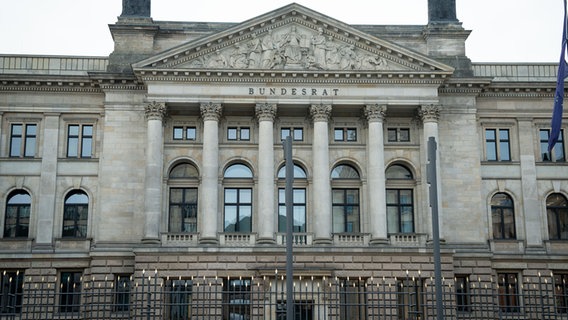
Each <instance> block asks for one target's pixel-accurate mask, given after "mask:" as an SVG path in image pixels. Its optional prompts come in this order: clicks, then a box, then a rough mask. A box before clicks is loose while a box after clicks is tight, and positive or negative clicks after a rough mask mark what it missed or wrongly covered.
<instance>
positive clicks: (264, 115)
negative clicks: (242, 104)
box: [254, 103, 278, 122]
mask: <svg viewBox="0 0 568 320" xmlns="http://www.w3.org/2000/svg"><path fill="white" fill-rule="evenodd" d="M277 109H278V105H277V104H276V103H257V104H256V106H255V108H254V110H255V114H256V118H257V119H258V121H259V122H260V121H274V119H275V118H276V111H277Z"/></svg>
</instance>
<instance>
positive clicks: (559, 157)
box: [539, 129, 566, 162]
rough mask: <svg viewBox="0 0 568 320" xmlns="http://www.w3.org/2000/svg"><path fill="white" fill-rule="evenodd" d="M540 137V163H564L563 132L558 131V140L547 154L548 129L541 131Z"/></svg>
mask: <svg viewBox="0 0 568 320" xmlns="http://www.w3.org/2000/svg"><path fill="white" fill-rule="evenodd" d="M539 136H540V156H541V160H542V161H552V162H563V161H566V155H565V154H564V130H560V134H559V135H558V140H557V141H556V144H555V145H554V148H552V150H550V152H548V139H549V138H550V129H541V130H540V131H539Z"/></svg>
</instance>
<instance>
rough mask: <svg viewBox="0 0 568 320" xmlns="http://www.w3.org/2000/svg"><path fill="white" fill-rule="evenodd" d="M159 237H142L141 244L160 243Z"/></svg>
mask: <svg viewBox="0 0 568 320" xmlns="http://www.w3.org/2000/svg"><path fill="white" fill-rule="evenodd" d="M161 243H162V241H161V240H160V238H144V239H142V244H149V245H150V244H161Z"/></svg>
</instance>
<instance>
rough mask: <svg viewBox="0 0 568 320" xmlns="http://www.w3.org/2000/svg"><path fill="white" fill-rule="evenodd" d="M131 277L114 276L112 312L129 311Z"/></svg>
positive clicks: (126, 275) (123, 275) (125, 275)
mask: <svg viewBox="0 0 568 320" xmlns="http://www.w3.org/2000/svg"><path fill="white" fill-rule="evenodd" d="M132 280H133V279H132V275H130V274H116V275H115V277H114V288H115V291H114V297H113V302H114V303H113V308H112V311H113V312H129V311H130V302H131V301H130V294H131V292H132Z"/></svg>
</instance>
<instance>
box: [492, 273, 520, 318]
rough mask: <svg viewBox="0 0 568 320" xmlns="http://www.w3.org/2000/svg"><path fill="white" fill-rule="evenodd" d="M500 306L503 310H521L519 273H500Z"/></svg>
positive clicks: (498, 275)
mask: <svg viewBox="0 0 568 320" xmlns="http://www.w3.org/2000/svg"><path fill="white" fill-rule="evenodd" d="M497 277H498V279H497V280H498V284H499V293H498V294H499V297H498V298H499V308H500V309H501V311H502V312H519V311H520V308H519V287H518V285H519V282H518V275H517V273H498V274H497Z"/></svg>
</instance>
